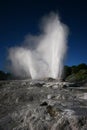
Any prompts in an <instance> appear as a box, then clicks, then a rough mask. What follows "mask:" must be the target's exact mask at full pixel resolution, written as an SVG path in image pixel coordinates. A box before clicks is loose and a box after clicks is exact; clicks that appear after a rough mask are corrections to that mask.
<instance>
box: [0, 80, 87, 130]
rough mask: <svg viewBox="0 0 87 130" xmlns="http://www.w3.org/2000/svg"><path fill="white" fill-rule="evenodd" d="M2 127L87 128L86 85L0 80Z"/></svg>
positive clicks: (13, 129) (21, 129)
mask: <svg viewBox="0 0 87 130" xmlns="http://www.w3.org/2000/svg"><path fill="white" fill-rule="evenodd" d="M0 130H87V86H84V87H82V86H80V87H76V86H74V84H69V83H64V82H63V83H62V82H61V83H58V82H57V81H32V80H30V81H29V80H22V81H21V80H18V81H17V80H15V81H4V82H3V81H0Z"/></svg>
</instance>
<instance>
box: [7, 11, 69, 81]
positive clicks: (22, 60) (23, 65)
mask: <svg viewBox="0 0 87 130" xmlns="http://www.w3.org/2000/svg"><path fill="white" fill-rule="evenodd" d="M40 27H41V31H42V33H41V34H40V35H39V36H32V35H27V36H26V38H25V41H24V45H22V47H15V48H11V49H10V50H9V60H10V61H11V65H12V68H13V72H14V73H15V74H16V75H18V76H27V77H28V76H31V78H32V79H39V78H46V77H52V78H58V79H60V78H61V75H62V70H63V61H64V57H65V54H66V51H67V36H68V28H67V26H66V25H64V24H63V23H61V21H60V19H59V17H58V15H57V14H55V13H50V14H49V15H48V16H45V17H43V19H42V22H41V26H40Z"/></svg>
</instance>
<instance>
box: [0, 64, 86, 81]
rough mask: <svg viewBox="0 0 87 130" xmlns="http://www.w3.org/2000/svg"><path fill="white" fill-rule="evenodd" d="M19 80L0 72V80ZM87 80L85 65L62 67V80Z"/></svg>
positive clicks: (9, 74)
mask: <svg viewBox="0 0 87 130" xmlns="http://www.w3.org/2000/svg"><path fill="white" fill-rule="evenodd" d="M11 79H20V78H18V77H15V76H14V75H13V74H11V73H5V72H4V71H0V80H11ZM86 79H87V64H85V63H82V64H79V65H77V66H76V65H73V66H67V65H66V66H64V80H68V81H82V80H86Z"/></svg>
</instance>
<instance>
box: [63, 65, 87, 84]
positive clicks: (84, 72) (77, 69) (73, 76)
mask: <svg viewBox="0 0 87 130" xmlns="http://www.w3.org/2000/svg"><path fill="white" fill-rule="evenodd" d="M64 79H66V80H68V81H76V82H79V81H84V80H87V65H86V64H84V63H82V64H79V65H77V66H71V67H69V66H65V67H64Z"/></svg>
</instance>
